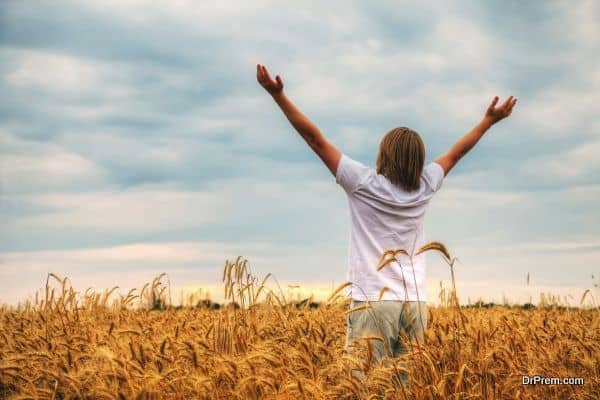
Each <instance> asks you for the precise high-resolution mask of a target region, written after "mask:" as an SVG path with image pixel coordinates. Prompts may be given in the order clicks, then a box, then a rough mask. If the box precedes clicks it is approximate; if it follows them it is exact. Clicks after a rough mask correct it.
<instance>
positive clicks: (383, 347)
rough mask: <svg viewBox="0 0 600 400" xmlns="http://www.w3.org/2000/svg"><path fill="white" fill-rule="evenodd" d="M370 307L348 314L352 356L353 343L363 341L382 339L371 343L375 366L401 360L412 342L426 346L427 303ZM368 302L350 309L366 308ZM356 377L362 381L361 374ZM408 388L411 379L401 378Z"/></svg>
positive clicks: (353, 303) (388, 303)
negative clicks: (388, 360) (392, 360)
mask: <svg viewBox="0 0 600 400" xmlns="http://www.w3.org/2000/svg"><path fill="white" fill-rule="evenodd" d="M368 303H369V305H370V307H367V308H366V309H362V310H357V311H353V312H351V313H349V314H348V317H347V322H348V330H347V335H346V345H345V351H346V352H347V353H351V352H352V343H353V342H355V341H357V340H360V339H361V338H363V337H368V336H371V337H379V338H381V340H369V342H371V344H372V346H373V359H374V361H375V362H376V363H385V361H386V359H389V358H392V357H399V356H401V355H403V354H406V353H407V352H408V351H409V350H410V341H411V340H414V341H418V342H419V343H423V340H424V335H425V330H426V329H427V306H426V304H427V303H426V302H424V301H419V302H417V301H393V300H383V301H371V302H368ZM366 305H367V302H366V301H356V300H352V301H351V302H350V309H352V308H355V307H360V306H366ZM354 374H355V376H357V377H359V378H360V379H361V380H362V378H363V377H362V373H360V372H358V371H356V372H355V373H354ZM399 378H400V380H401V381H402V382H403V383H404V384H407V382H408V376H406V374H401V375H400V377H399Z"/></svg>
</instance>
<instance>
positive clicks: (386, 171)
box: [376, 126, 425, 192]
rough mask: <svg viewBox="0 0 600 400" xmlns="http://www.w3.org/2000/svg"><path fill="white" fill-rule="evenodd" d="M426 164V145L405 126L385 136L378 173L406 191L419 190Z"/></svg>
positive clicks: (380, 147) (378, 156)
mask: <svg viewBox="0 0 600 400" xmlns="http://www.w3.org/2000/svg"><path fill="white" fill-rule="evenodd" d="M424 163H425V144H423V140H421V136H419V134H418V133H417V132H415V131H413V130H412V129H410V128H407V127H405V126H401V127H399V128H394V129H392V130H391V131H389V132H388V133H386V134H385V136H384V137H383V139H381V143H380V144H379V154H378V155H377V165H376V166H377V173H378V174H381V175H383V176H385V177H386V178H388V179H389V180H390V182H392V183H393V184H395V185H399V186H400V187H401V188H403V189H404V190H406V191H409V192H411V191H414V190H417V189H418V188H419V183H420V180H421V173H422V172H423V165H424Z"/></svg>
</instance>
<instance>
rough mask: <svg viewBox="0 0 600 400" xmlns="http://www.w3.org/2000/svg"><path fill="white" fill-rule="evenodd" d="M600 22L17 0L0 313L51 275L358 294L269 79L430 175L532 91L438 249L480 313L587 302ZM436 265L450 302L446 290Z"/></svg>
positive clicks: (448, 12)
mask: <svg viewBox="0 0 600 400" xmlns="http://www.w3.org/2000/svg"><path fill="white" fill-rule="evenodd" d="M599 19H600V6H599V4H598V2H594V1H581V2H578V4H577V7H573V6H572V5H570V4H569V3H567V2H546V1H544V2H542V1H536V2H526V3H524V2H515V1H508V2H507V1H503V2H485V3H484V2H474V1H473V2H471V1H460V2H444V6H443V7H442V6H440V3H425V4H424V5H418V6H417V5H415V4H414V2H397V1H394V2H369V3H367V2H358V1H356V2H348V1H344V2H327V4H323V3H322V2H312V1H311V2H285V3H281V2H270V1H253V2H243V1H223V2H193V1H172V2H164V3H161V4H157V2H143V1H86V2H75V1H73V2H71V1H52V2H50V1H40V2H36V3H35V4H32V3H30V2H21V1H4V2H2V4H1V5H0V90H1V91H2V93H3V95H2V102H0V218H1V221H2V229H1V230H0V263H1V264H0V293H1V294H0V302H12V303H14V302H16V301H17V300H20V299H24V298H26V297H27V296H29V295H31V293H33V292H34V291H35V289H37V288H39V287H41V286H42V284H43V283H44V282H45V276H46V274H47V272H49V271H51V272H55V273H58V274H60V275H68V276H70V277H71V278H72V280H73V283H74V284H75V286H76V287H79V288H84V287H88V286H92V287H97V288H102V287H111V286H113V284H119V285H121V287H123V288H124V289H128V288H130V287H134V286H138V287H139V286H141V284H143V283H144V282H145V281H146V280H148V279H151V278H152V277H153V276H154V275H156V274H158V273H159V272H163V271H165V272H167V273H168V274H169V276H170V278H171V282H172V283H173V284H174V285H175V286H176V287H197V286H203V287H210V288H214V287H217V286H218V285H219V276H220V271H221V268H222V266H223V264H224V262H225V260H226V259H235V257H236V256H238V255H242V256H244V257H247V258H248V259H249V263H250V266H251V267H252V269H253V270H254V271H256V272H257V273H258V274H264V273H267V272H272V273H273V274H274V275H275V276H276V277H277V279H279V280H280V281H281V282H289V283H297V284H300V285H301V286H303V287H306V288H311V287H314V288H330V287H331V285H332V284H337V283H341V282H343V281H344V279H345V276H346V259H345V257H346V252H347V239H348V227H349V221H348V210H347V204H346V199H345V194H344V192H343V190H342V189H341V188H340V187H338V186H337V185H336V184H335V180H334V178H333V177H332V176H331V175H330V173H329V172H328V171H327V169H326V168H325V167H324V166H323V165H321V163H320V161H319V159H318V158H317V157H316V156H315V155H314V154H312V153H311V151H310V149H309V148H308V147H307V146H306V145H305V144H304V143H303V142H302V140H301V139H300V137H299V136H298V135H297V134H296V132H295V131H294V130H293V129H292V128H291V127H290V126H289V125H288V123H287V121H286V120H285V118H284V116H283V115H282V114H281V112H280V111H279V110H278V109H277V107H276V105H275V104H274V103H273V102H272V100H271V99H270V97H269V96H268V95H266V94H265V93H264V92H263V91H262V89H261V88H260V87H259V86H258V84H257V83H256V79H255V66H256V63H262V64H265V65H267V66H268V67H269V69H270V71H271V72H273V73H274V74H275V73H277V74H280V75H281V76H282V77H283V80H284V83H285V85H286V91H287V93H288V96H289V97H290V98H291V99H292V100H293V101H294V102H295V103H296V104H297V105H298V107H300V108H301V109H302V110H303V111H304V112H305V113H306V114H307V115H308V116H309V117H311V118H312V119H313V121H314V122H315V123H316V124H317V125H318V126H319V127H320V128H321V130H322V131H323V133H324V134H325V135H326V136H327V137H328V138H329V139H330V140H331V141H332V142H334V143H335V144H336V146H338V148H340V149H341V150H342V151H344V152H345V153H347V154H348V155H350V156H351V157H353V158H355V159H357V160H360V161H361V162H363V163H365V164H371V165H374V161H375V156H376V150H377V146H378V143H379V140H380V139H381V137H382V135H383V134H384V133H385V132H387V131H388V130H389V129H391V128H393V127H396V126H409V127H411V128H413V129H415V130H416V131H418V132H419V133H420V134H421V135H422V137H423V139H424V141H425V143H426V146H427V155H428V160H432V159H433V158H434V157H436V156H437V155H439V154H440V153H441V152H443V151H445V150H446V149H447V148H448V147H449V146H450V145H451V144H452V143H453V142H454V140H456V139H457V138H458V137H459V136H460V135H462V134H464V133H465V132H467V131H468V130H469V129H470V128H471V127H472V126H473V125H474V124H475V123H477V121H478V120H479V118H480V117H481V115H482V113H483V112H484V110H485V108H486V106H487V104H488V103H489V101H490V100H491V98H492V97H493V96H494V95H499V96H500V97H501V98H504V97H506V96H508V95H514V96H516V97H517V98H518V99H519V102H518V104H517V106H516V108H515V111H514V112H513V115H512V116H511V117H510V119H508V120H505V121H502V122H500V123H499V124H498V125H497V126H495V127H494V128H492V130H491V131H489V133H488V134H487V135H486V136H485V137H484V138H483V139H482V141H481V142H480V144H479V145H478V147H477V148H476V149H475V150H474V151H473V152H471V153H469V155H468V156H467V157H466V158H465V159H464V160H463V161H461V164H460V165H459V166H458V167H456V168H455V169H454V170H453V171H452V173H451V174H450V176H449V177H448V178H447V179H446V181H445V182H444V185H443V189H442V190H441V191H440V192H439V194H438V195H437V197H436V198H435V199H434V200H433V201H432V203H431V205H430V210H429V214H428V216H427V219H426V230H427V235H428V238H429V239H431V240H439V241H442V242H444V243H446V245H447V246H448V248H449V249H450V251H451V252H452V253H453V254H455V255H456V256H457V257H458V258H459V260H460V263H459V264H458V266H457V272H456V274H457V279H458V280H459V295H461V297H467V296H473V297H478V296H483V297H487V298H490V299H493V298H496V299H497V298H499V297H500V296H502V295H503V294H505V295H506V296H507V297H509V298H514V299H515V300H518V299H521V298H524V297H523V296H528V295H531V292H532V291H533V295H534V297H535V296H536V293H537V292H539V291H546V292H552V293H556V294H560V295H567V294H571V295H572V296H574V297H577V296H580V295H581V293H582V292H583V290H585V288H588V287H592V286H593V283H594V281H593V280H592V278H591V275H592V274H594V273H595V271H598V261H599V255H600V207H599V206H598V198H599V195H600V179H599V178H598V173H599V172H600V161H599V160H600V158H599V157H598V153H599V152H600V117H599V116H598V115H600V114H599V113H598V104H599V103H600V70H599V69H598V65H599V64H600V56H599V55H600V48H599V47H600V46H599V43H600V30H599V28H598V26H600V23H599V22H600V21H599ZM428 259H429V267H428V268H429V271H428V272H429V285H430V286H431V287H432V288H433V289H432V290H433V291H432V292H431V293H432V294H431V297H433V295H434V294H435V293H436V291H435V290H434V289H435V287H437V285H438V282H439V280H445V279H447V278H448V275H449V274H448V269H447V268H446V267H445V266H444V264H443V263H442V262H441V260H440V259H439V257H438V256H436V255H430V256H429V258H428ZM527 272H530V273H531V284H532V286H531V287H530V288H524V286H525V277H526V275H527ZM598 275H600V274H598V273H596V281H597V279H598ZM214 290H217V289H213V291H214ZM323 290H325V289H323ZM215 295H218V294H217V293H215ZM575 302H576V301H575Z"/></svg>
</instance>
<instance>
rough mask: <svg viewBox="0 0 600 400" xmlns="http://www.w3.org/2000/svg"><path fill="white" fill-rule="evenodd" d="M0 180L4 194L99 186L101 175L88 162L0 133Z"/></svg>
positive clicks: (56, 148)
mask: <svg viewBox="0 0 600 400" xmlns="http://www.w3.org/2000/svg"><path fill="white" fill-rule="evenodd" d="M0 143H1V145H2V147H3V149H2V153H3V154H1V156H0V167H1V168H0V178H1V183H2V188H3V191H4V192H5V193H11V194H15V193H21V192H27V191H30V190H31V189H32V188H36V190H40V189H41V190H49V189H51V190H57V189H58V188H68V187H72V186H73V185H76V184H82V183H100V182H102V181H103V180H104V179H105V171H104V170H103V169H102V168H101V167H100V166H98V165H97V164H96V163H94V162H93V161H92V160H90V159H88V158H85V157H83V156H81V155H79V154H77V153H73V152H71V151H69V150H68V149H66V148H63V147H61V146H58V145H56V144H52V143H44V142H37V141H31V140H22V139H19V138H17V137H15V136H13V135H11V134H10V133H9V132H7V131H5V130H2V129H0Z"/></svg>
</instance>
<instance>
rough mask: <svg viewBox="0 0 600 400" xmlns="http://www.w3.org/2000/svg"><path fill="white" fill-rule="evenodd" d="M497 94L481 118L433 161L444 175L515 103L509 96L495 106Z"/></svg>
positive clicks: (510, 111)
mask: <svg viewBox="0 0 600 400" xmlns="http://www.w3.org/2000/svg"><path fill="white" fill-rule="evenodd" d="M497 103H498V96H495V97H494V99H493V100H492V103H491V104H490V105H489V107H488V109H487V111H486V113H485V115H484V117H483V119H482V120H481V121H480V122H479V123H478V124H477V125H475V127H474V128H473V129H471V130H470V131H469V132H468V133H467V134H465V135H464V136H463V137H461V138H460V139H459V140H458V141H457V142H456V143H455V144H454V145H453V146H452V147H451V148H450V150H448V151H447V152H446V153H444V154H443V155H441V156H440V157H438V158H437V159H436V160H435V162H436V163H438V164H440V165H441V166H442V168H443V169H444V175H448V172H450V170H451V169H452V168H453V167H454V166H455V165H456V163H458V160H460V159H461V158H462V157H463V156H464V155H465V154H467V153H468V152H469V150H471V149H472V148H473V146H475V144H476V143H477V142H478V141H479V139H481V137H482V136H483V134H484V133H485V132H486V131H487V130H488V129H489V128H490V127H491V126H492V125H494V124H495V123H497V122H498V121H500V120H502V119H504V118H506V117H508V116H509V115H510V114H511V113H512V110H513V107H514V106H515V104H516V103H517V99H515V98H513V96H510V97H509V98H508V99H506V101H505V102H504V103H502V105H501V106H499V107H496V104H497Z"/></svg>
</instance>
